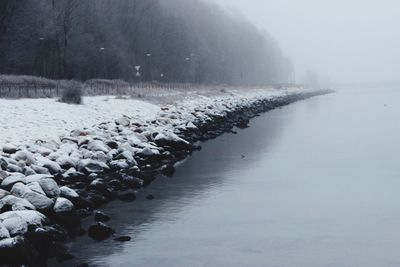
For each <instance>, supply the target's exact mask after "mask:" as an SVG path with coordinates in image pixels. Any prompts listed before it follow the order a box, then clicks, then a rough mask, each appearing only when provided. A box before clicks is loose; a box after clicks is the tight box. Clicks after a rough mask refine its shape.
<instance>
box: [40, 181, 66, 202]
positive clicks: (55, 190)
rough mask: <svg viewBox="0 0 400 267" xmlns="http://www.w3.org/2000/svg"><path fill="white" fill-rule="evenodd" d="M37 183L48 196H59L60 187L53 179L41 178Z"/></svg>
mask: <svg viewBox="0 0 400 267" xmlns="http://www.w3.org/2000/svg"><path fill="white" fill-rule="evenodd" d="M39 184H40V186H41V187H42V189H43V191H44V192H45V193H46V195H47V196H48V197H50V198H56V197H59V196H60V193H61V191H60V188H59V187H58V185H57V183H56V182H55V181H54V180H53V179H51V178H45V179H41V180H40V181H39Z"/></svg>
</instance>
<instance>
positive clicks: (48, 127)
mask: <svg viewBox="0 0 400 267" xmlns="http://www.w3.org/2000/svg"><path fill="white" fill-rule="evenodd" d="M302 90H304V89H299V88H291V89H285V90H275V89H270V88H268V89H246V90H244V89H223V90H218V89H215V88H214V89H213V90H189V91H183V90H168V91H165V92H164V93H161V92H159V91H158V90H151V89H149V90H148V91H147V92H146V93H144V94H140V96H141V98H132V97H125V98H121V97H115V96H93V97H85V98H84V103H83V105H70V104H65V103H60V102H58V101H57V100H56V99H18V100H9V99H0V123H1V130H0V147H1V146H2V145H4V144H7V143H11V144H14V145H22V144H27V143H31V142H34V141H36V140H46V141H47V140H49V139H54V138H58V137H59V136H60V135H63V134H67V133H69V132H70V131H72V130H75V129H83V128H90V127H92V126H95V125H97V124H100V123H104V122H109V121H113V120H115V119H118V118H120V117H122V116H128V117H130V118H131V119H132V120H133V121H137V122H139V123H140V122H142V123H143V122H146V121H152V120H154V119H156V118H158V117H159V116H161V114H162V113H165V112H163V111H162V110H161V108H165V107H169V110H175V111H177V112H178V113H188V112H190V111H193V110H195V109H196V108H204V107H206V106H208V105H210V104H213V103H230V104H233V103H240V102H241V101H245V100H249V101H251V100H254V99H258V98H272V97H276V96H280V95H284V94H287V93H289V94H290V93H295V92H300V91H302ZM221 108H223V107H221Z"/></svg>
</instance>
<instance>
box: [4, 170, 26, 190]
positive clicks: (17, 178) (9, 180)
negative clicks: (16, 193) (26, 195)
mask: <svg viewBox="0 0 400 267" xmlns="http://www.w3.org/2000/svg"><path fill="white" fill-rule="evenodd" d="M16 183H24V184H25V183H26V178H25V175H23V174H22V173H16V174H13V175H11V176H8V177H6V178H5V179H4V180H3V182H2V183H1V187H2V188H4V189H6V190H11V188H12V187H13V185H14V184H16Z"/></svg>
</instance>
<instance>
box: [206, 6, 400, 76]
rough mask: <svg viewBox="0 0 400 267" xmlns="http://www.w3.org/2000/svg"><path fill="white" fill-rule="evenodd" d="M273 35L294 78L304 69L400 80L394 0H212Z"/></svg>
mask: <svg viewBox="0 0 400 267" xmlns="http://www.w3.org/2000/svg"><path fill="white" fill-rule="evenodd" d="M213 1H214V2H218V3H221V4H222V5H224V6H227V7H230V8H233V9H235V10H236V11H237V12H240V13H242V14H244V15H246V17H248V18H249V19H250V20H251V21H252V22H254V23H255V24H256V25H258V26H259V27H260V28H262V29H265V30H266V31H268V32H269V33H270V34H271V35H272V36H273V37H274V38H276V39H277V40H278V42H279V44H280V45H281V47H282V49H283V51H284V52H285V53H286V54H287V55H288V56H289V57H290V58H291V59H292V61H293V62H294V65H295V69H296V76H297V80H298V81H300V82H301V81H303V80H304V79H305V78H306V77H305V73H306V72H307V70H309V69H311V70H313V71H315V72H317V73H318V74H319V76H320V79H321V80H323V81H330V82H332V83H338V82H339V83H343V82H383V81H393V80H396V81H399V80H400V78H399V74H398V72H399V69H400V49H399V47H400V30H399V25H400V3H399V1H396V0H383V1H375V0H337V1H319V0H302V1H298V0H280V1H274V0H246V1H245V0H213Z"/></svg>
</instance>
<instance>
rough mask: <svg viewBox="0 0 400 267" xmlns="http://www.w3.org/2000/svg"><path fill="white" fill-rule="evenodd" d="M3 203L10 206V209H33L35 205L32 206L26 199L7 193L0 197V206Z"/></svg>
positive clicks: (1, 206) (2, 205)
mask: <svg viewBox="0 0 400 267" xmlns="http://www.w3.org/2000/svg"><path fill="white" fill-rule="evenodd" d="M5 205H9V206H11V209H12V210H14V211H17V210H34V209H35V206H33V205H32V204H31V203H30V202H29V201H28V200H26V199H23V198H19V197H16V196H13V195H7V196H5V197H3V198H2V199H0V208H3V207H4V206H5Z"/></svg>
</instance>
